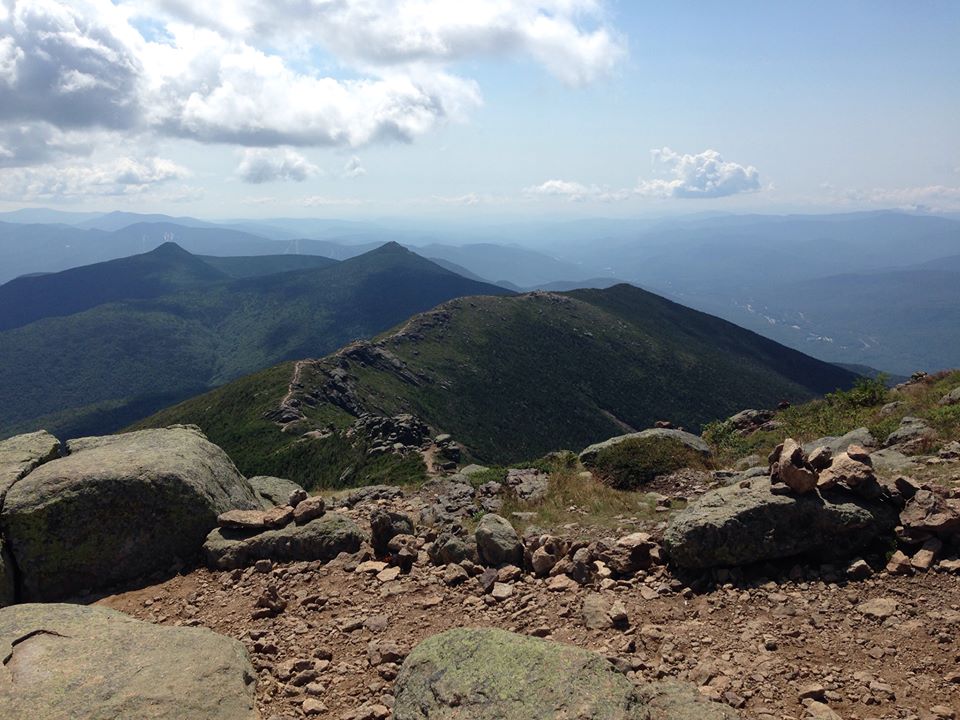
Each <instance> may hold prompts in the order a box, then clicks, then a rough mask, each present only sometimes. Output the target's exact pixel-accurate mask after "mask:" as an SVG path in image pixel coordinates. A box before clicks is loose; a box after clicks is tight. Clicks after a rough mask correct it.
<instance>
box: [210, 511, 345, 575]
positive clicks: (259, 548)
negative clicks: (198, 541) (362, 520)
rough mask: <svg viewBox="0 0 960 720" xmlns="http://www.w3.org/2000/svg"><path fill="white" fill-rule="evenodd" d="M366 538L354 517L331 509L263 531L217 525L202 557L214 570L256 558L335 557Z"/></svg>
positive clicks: (287, 559)
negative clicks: (300, 522) (305, 521)
mask: <svg viewBox="0 0 960 720" xmlns="http://www.w3.org/2000/svg"><path fill="white" fill-rule="evenodd" d="M363 540H364V536H363V533H362V532H360V528H359V527H357V524H356V523H355V522H353V520H351V519H350V518H348V517H347V516H346V515H342V514H340V513H333V512H331V513H327V514H325V515H324V516H323V517H320V518H317V519H316V520H311V521H310V522H308V523H306V524H305V525H296V524H294V523H291V524H290V525H287V526H286V527H283V528H280V529H278V530H266V531H264V532H260V533H251V532H244V531H242V530H229V529H226V528H216V529H215V530H213V531H212V532H211V533H210V534H209V535H208V536H207V540H206V542H205V543H204V545H203V557H204V560H205V562H206V563H207V566H208V567H210V568H212V569H214V570H231V569H233V568H242V567H248V566H250V565H253V564H254V563H256V561H257V560H273V561H275V562H293V561H298V560H332V559H333V558H335V557H336V556H337V555H339V554H340V553H342V552H346V553H354V552H357V550H359V549H360V543H362V542H363Z"/></svg>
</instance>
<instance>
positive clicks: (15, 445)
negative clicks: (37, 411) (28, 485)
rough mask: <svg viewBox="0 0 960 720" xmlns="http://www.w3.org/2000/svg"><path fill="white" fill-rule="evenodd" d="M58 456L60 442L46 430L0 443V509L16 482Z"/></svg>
mask: <svg viewBox="0 0 960 720" xmlns="http://www.w3.org/2000/svg"><path fill="white" fill-rule="evenodd" d="M59 455H60V441H59V440H57V439H56V438H55V437H54V436H53V435H51V434H50V433H48V432H47V431H46V430H40V431H38V432H34V433H28V434H26V435H17V436H15V437H12V438H7V439H6V440H3V441H0V508H2V507H3V499H4V497H5V496H6V494H7V491H8V490H9V489H10V488H11V487H12V486H13V484H14V483H15V482H17V480H19V479H20V478H22V477H23V476H24V475H26V474H27V473H29V472H30V471H31V470H33V469H34V468H35V467H37V466H39V465H42V464H43V463H45V462H48V461H50V460H53V459H54V458H55V457H58V456H59Z"/></svg>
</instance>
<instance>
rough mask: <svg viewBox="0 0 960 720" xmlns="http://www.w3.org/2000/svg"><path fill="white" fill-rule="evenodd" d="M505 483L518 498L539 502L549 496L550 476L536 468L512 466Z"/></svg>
mask: <svg viewBox="0 0 960 720" xmlns="http://www.w3.org/2000/svg"><path fill="white" fill-rule="evenodd" d="M503 484H504V485H506V486H507V487H508V488H510V489H511V490H512V491H513V494H514V495H515V496H516V497H517V499H518V500H522V501H524V502H537V501H539V500H543V498H545V497H546V496H547V490H548V489H549V487H550V476H549V475H548V474H547V473H545V472H543V471H542V470H537V469H536V468H519V469H518V468H511V469H509V470H507V477H506V478H505V479H504V481H503Z"/></svg>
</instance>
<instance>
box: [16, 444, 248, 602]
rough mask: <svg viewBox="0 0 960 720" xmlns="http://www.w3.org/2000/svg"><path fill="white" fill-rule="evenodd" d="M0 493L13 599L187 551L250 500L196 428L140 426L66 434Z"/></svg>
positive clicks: (118, 578)
mask: <svg viewBox="0 0 960 720" xmlns="http://www.w3.org/2000/svg"><path fill="white" fill-rule="evenodd" d="M69 446H70V449H71V454H70V455H68V456H67V457H64V458H60V459H57V460H52V461H50V462H47V463H45V464H43V465H40V466H39V467H37V468H36V469H35V470H33V471H32V472H31V473H30V474H29V475H27V476H26V477H24V478H23V479H21V480H19V481H17V482H16V483H15V484H14V485H13V487H11V488H10V490H9V491H8V492H7V497H6V501H5V503H4V506H3V510H2V512H0V529H2V532H3V535H4V537H5V538H6V541H7V543H8V545H9V550H10V553H11V554H12V556H13V558H14V561H15V564H16V567H17V570H18V572H19V588H20V593H21V597H20V600H21V601H30V600H56V599H59V598H64V597H69V596H72V595H76V594H80V593H82V592H85V591H92V590H99V589H105V588H109V587H111V586H114V585H117V584H118V583H123V582H127V581H129V580H133V579H135V578H139V577H142V576H145V575H149V574H151V573H155V572H158V571H167V570H168V569H169V568H170V567H171V566H172V565H174V564H175V563H177V562H179V561H182V560H186V559H188V558H190V557H192V556H194V555H196V553H197V551H198V550H199V549H200V547H201V546H202V545H203V541H204V538H206V536H207V533H209V532H210V530H211V529H212V528H214V527H215V526H216V524H217V516H218V515H219V514H220V513H223V512H226V511H228V510H231V509H237V508H238V509H254V508H257V507H259V503H258V501H257V498H256V495H255V494H254V492H253V488H251V487H250V485H249V483H247V481H246V480H245V479H244V478H243V476H242V475H241V474H240V473H239V472H237V469H236V467H234V465H233V463H232V462H231V461H230V458H229V457H227V455H226V453H225V452H224V451H223V450H221V449H220V448H219V447H217V446H216V445H214V444H213V443H211V442H210V441H209V440H207V439H206V437H205V436H204V435H203V434H202V433H201V432H199V430H196V429H193V428H188V427H174V428H168V429H164V430H141V431H139V432H134V433H128V434H124V435H115V436H111V437H104V438H84V439H82V440H77V441H73V442H71V443H70V445H69Z"/></svg>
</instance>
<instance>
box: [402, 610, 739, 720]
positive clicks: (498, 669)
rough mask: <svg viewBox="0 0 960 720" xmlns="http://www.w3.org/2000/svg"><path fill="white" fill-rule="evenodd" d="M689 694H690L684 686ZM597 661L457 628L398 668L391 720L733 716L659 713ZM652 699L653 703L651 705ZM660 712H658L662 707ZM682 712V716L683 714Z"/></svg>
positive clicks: (682, 706) (706, 708) (705, 708)
mask: <svg viewBox="0 0 960 720" xmlns="http://www.w3.org/2000/svg"><path fill="white" fill-rule="evenodd" d="M689 689H693V688H692V686H690V688H689ZM648 690H649V693H648V698H646V699H645V698H644V697H643V695H642V693H641V691H638V690H637V688H635V687H634V686H633V683H632V682H630V681H629V680H628V679H627V678H626V677H625V676H624V675H622V674H620V673H618V672H617V671H616V670H615V669H614V667H613V666H612V665H611V664H610V663H609V662H608V661H607V660H606V659H605V658H603V657H602V656H600V655H598V654H597V653H594V652H590V651H589V650H583V649H581V648H577V647H573V646H571V645H564V644H561V643H556V642H551V641H549V640H541V639H539V638H532V637H527V636H524V635H516V634H514V633H510V632H506V631H504V630H495V629H486V628H458V629H455V630H449V631H447V632H444V633H441V634H439V635H434V636H432V637H429V638H427V639H426V640H424V641H423V642H421V643H420V644H419V645H417V647H416V648H414V650H413V652H411V653H410V654H409V655H408V656H407V658H406V660H404V662H403V667H402V668H401V670H400V674H399V676H398V677H397V683H396V692H395V694H396V703H395V704H394V708H393V717H394V720H652V719H653V718H657V719H658V720H668V719H669V720H675V719H676V720H681V719H684V720H685V719H686V718H690V720H693V718H702V719H703V720H720V719H724V718H735V717H736V715H735V714H733V713H732V712H729V711H728V710H726V709H723V708H722V707H721V706H719V705H716V704H712V703H703V702H699V701H698V700H697V699H696V697H695V694H696V693H695V691H694V693H693V694H691V695H687V696H686V698H683V697H681V696H680V695H679V694H678V693H673V695H672V699H673V700H675V701H676V702H675V706H676V707H677V708H679V710H676V711H675V712H666V713H664V712H660V708H659V707H658V706H657V705H655V704H654V703H655V702H661V701H663V702H665V696H664V694H663V693H660V692H658V691H656V690H654V689H653V688H652V687H651V688H648ZM654 698H659V699H657V700H655V699H654ZM665 706H666V705H661V707H665ZM681 711H682V712H683V713H684V714H681Z"/></svg>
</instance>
